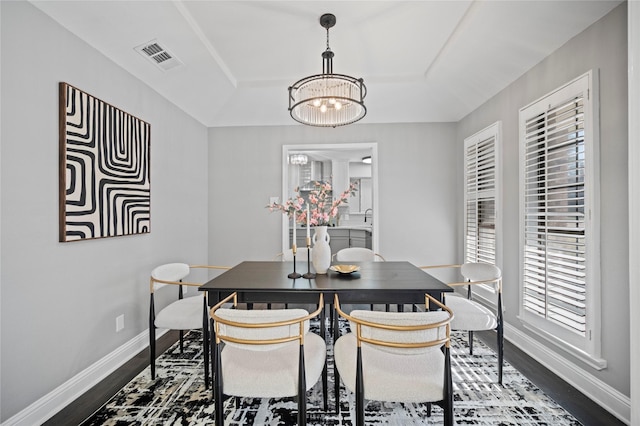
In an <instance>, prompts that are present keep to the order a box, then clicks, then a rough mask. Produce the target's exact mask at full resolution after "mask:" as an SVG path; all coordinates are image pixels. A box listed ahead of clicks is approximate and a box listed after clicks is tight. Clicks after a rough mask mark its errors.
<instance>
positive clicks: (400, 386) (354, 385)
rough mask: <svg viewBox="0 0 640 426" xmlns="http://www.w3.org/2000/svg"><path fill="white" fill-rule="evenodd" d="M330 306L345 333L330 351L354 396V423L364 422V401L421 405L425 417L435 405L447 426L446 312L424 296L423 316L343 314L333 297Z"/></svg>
mask: <svg viewBox="0 0 640 426" xmlns="http://www.w3.org/2000/svg"><path fill="white" fill-rule="evenodd" d="M335 307H336V311H337V312H338V314H339V315H340V316H342V317H344V318H346V319H347V320H348V321H349V324H350V329H351V332H350V333H347V334H345V335H343V336H340V337H339V338H338V339H337V340H336V342H335V344H334V348H333V353H334V360H335V366H336V368H337V372H338V374H339V376H340V379H341V380H342V382H343V383H344V385H345V387H346V388H347V389H348V390H349V391H351V392H353V393H354V394H355V399H356V404H355V411H356V425H358V426H363V425H364V424H365V418H364V400H365V399H367V400H377V401H388V402H401V403H412V402H414V403H421V402H422V403H427V404H429V408H428V413H429V414H430V413H431V403H436V404H438V405H440V406H441V407H442V408H443V410H444V423H445V425H453V388H452V377H451V354H450V322H451V319H452V318H453V313H452V311H451V309H449V308H448V307H446V306H445V305H443V304H442V303H440V302H439V301H437V300H436V299H434V298H433V297H431V296H429V295H428V294H426V295H425V312H380V311H368V310H354V311H352V312H351V313H350V314H345V313H344V312H343V311H342V309H340V301H339V297H338V295H337V294H336V295H335ZM430 308H435V310H429V309H430ZM338 374H337V375H338ZM335 380H338V377H336V378H335Z"/></svg>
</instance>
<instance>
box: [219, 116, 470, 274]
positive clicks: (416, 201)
mask: <svg viewBox="0 0 640 426" xmlns="http://www.w3.org/2000/svg"><path fill="white" fill-rule="evenodd" d="M283 113H286V110H284V111H283ZM454 135H455V125H454V124H387V125H366V124H355V125H352V126H348V127H343V128H335V129H333V128H331V129H324V128H321V129H318V128H310V127H303V126H272V127H253V128H252V127H245V128H241V127H234V128H214V129H209V141H210V146H209V230H210V237H209V261H210V262H211V263H214V264H226V265H235V264H236V263H238V262H240V261H242V260H245V259H252V260H272V259H273V258H274V256H275V255H276V254H277V253H279V252H281V251H282V246H281V244H282V237H281V235H282V215H281V214H280V213H275V212H274V213H270V212H269V210H268V209H266V208H265V206H266V205H267V204H268V203H269V197H270V196H278V197H281V191H282V190H281V188H282V164H281V163H282V161H281V157H282V145H287V144H309V143H313V144H318V143H332V144H333V143H355V142H376V143H377V144H378V175H379V181H380V185H379V193H378V195H379V210H380V211H379V212H375V217H376V219H375V220H376V221H378V227H379V230H380V235H379V247H378V252H379V253H380V254H382V255H383V256H384V257H385V258H386V259H387V260H410V261H412V262H414V263H415V264H419V265H423V264H430V263H431V264H433V263H439V262H443V263H446V262H454V261H457V260H458V258H457V255H456V253H457V249H458V243H459V238H458V234H457V232H458V231H457V225H458V224H457V223H454V222H453V221H452V220H451V218H453V217H455V214H456V211H457V208H458V206H457V204H456V200H455V193H456V189H457V188H459V178H460V173H459V170H457V169H456V167H457V161H456V157H455V149H454V148H455V140H454ZM230 172H231V173H230Z"/></svg>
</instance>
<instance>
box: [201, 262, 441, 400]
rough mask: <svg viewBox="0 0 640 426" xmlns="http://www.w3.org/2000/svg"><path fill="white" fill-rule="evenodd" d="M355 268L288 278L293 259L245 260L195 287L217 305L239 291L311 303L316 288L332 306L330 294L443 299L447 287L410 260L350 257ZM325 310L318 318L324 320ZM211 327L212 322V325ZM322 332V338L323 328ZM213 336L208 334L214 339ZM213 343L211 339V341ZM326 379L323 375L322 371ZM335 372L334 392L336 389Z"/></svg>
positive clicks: (241, 298) (243, 297)
mask: <svg viewBox="0 0 640 426" xmlns="http://www.w3.org/2000/svg"><path fill="white" fill-rule="evenodd" d="M349 264H353V265H357V266H358V267H359V270H358V271H356V272H353V273H351V274H340V273H338V272H334V271H332V270H329V271H327V273H326V274H317V275H316V276H315V277H314V278H311V279H306V278H302V277H301V278H297V279H291V278H288V275H289V274H290V273H291V272H292V271H293V262H281V261H245V262H241V263H239V264H238V265H236V266H234V267H233V268H231V269H229V270H228V271H226V272H224V273H223V274H221V275H219V276H217V277H215V278H213V279H212V280H210V281H208V282H207V283H205V284H203V285H202V286H200V287H199V290H200V291H206V292H207V296H208V303H209V306H214V305H216V304H217V303H218V302H219V301H220V300H222V299H224V298H225V297H227V296H228V295H230V294H232V293H234V292H237V296H238V303H248V304H253V303H309V304H317V303H318V300H319V297H320V293H322V294H323V295H324V301H325V304H328V305H331V306H333V303H334V295H335V294H338V297H339V299H340V304H341V305H342V304H399V305H402V304H424V302H425V293H428V294H429V295H431V296H432V297H434V298H436V299H438V300H441V301H442V300H443V293H447V292H451V291H453V290H452V288H451V287H449V286H448V285H446V284H444V283H443V282H442V281H440V280H438V279H437V278H435V277H433V276H432V275H429V274H428V273H426V272H425V271H423V270H422V269H420V268H418V267H417V266H415V265H413V264H412V263H410V262H403V261H401V262H395V261H387V262H349ZM297 271H298V272H300V273H304V272H305V271H308V267H307V262H306V261H304V262H301V261H300V260H298V263H297ZM325 321H326V315H325V310H324V309H323V310H322V312H321V318H320V323H321V324H325ZM210 329H212V328H210ZM320 333H321V336H322V337H323V338H326V334H325V328H324V327H320ZM333 336H334V341H335V339H337V338H338V337H339V327H338V315H334V323H333ZM213 338H214V336H211V343H212V344H213ZM211 348H212V349H213V345H212V346H211ZM213 358H214V357H213V353H212V357H211V361H212V362H213ZM324 380H325V383H326V375H325V378H324ZM339 385H340V383H339V380H338V377H337V374H336V380H335V387H336V395H338V394H339V393H338V392H339Z"/></svg>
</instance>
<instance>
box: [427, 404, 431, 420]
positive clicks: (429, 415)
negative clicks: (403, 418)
mask: <svg viewBox="0 0 640 426" xmlns="http://www.w3.org/2000/svg"><path fill="white" fill-rule="evenodd" d="M427 417H431V403H430V402H427Z"/></svg>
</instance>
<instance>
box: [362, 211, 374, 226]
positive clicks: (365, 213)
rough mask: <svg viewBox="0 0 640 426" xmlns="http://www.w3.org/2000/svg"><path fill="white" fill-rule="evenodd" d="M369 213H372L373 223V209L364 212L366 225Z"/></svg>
mask: <svg viewBox="0 0 640 426" xmlns="http://www.w3.org/2000/svg"><path fill="white" fill-rule="evenodd" d="M367 212H371V222H373V209H366V210H365V211H364V223H367Z"/></svg>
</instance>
